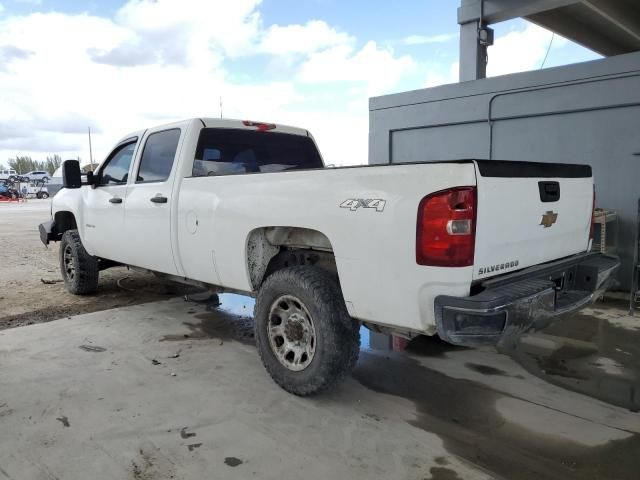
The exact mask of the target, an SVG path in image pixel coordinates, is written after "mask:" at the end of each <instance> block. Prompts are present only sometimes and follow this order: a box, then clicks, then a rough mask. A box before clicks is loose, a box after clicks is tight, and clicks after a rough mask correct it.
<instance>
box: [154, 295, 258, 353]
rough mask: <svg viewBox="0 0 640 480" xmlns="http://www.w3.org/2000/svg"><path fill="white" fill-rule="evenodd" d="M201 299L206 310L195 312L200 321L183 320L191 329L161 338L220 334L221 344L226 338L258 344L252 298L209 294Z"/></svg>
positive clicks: (199, 336)
mask: <svg viewBox="0 0 640 480" xmlns="http://www.w3.org/2000/svg"><path fill="white" fill-rule="evenodd" d="M212 298H213V300H212ZM218 298H219V300H218ZM198 303H205V304H206V312H203V313H198V314H192V315H193V318H195V319H197V320H200V322H199V323H195V322H183V325H184V326H186V327H187V328H188V329H189V330H190V332H189V333H185V334H174V335H164V336H163V337H161V338H160V341H161V342H167V341H183V340H188V339H193V340H198V339H210V338H216V339H219V340H220V341H221V343H220V345H223V344H224V341H225V340H229V341H236V342H240V343H244V344H246V345H255V340H254V332H253V317H252V314H253V304H254V301H253V299H252V298H250V297H244V296H242V295H233V294H220V295H219V296H215V297H211V296H209V297H206V299H203V300H201V301H200V300H199V301H198Z"/></svg>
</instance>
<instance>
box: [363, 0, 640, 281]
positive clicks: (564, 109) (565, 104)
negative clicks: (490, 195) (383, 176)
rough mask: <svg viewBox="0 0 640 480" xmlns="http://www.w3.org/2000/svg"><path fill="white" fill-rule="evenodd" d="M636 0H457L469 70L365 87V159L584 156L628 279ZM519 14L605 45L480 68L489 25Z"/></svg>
mask: <svg viewBox="0 0 640 480" xmlns="http://www.w3.org/2000/svg"><path fill="white" fill-rule="evenodd" d="M481 3H482V5H480V4H481ZM635 5H636V2H627V1H624V0H607V1H606V2H605V1H575V0H574V1H568V0H553V1H552V0H538V1H533V0H532V1H524V0H509V1H507V0H493V1H486V2H481V1H480V0H463V2H462V6H461V7H460V9H459V10H458V21H459V23H460V32H461V33H460V35H461V38H460V46H461V52H460V60H461V65H460V76H461V78H462V79H467V80H469V81H465V82H462V83H459V84H452V85H445V86H440V87H435V88H429V89H423V90H415V91H411V92H403V93H398V94H393V95H386V96H383V97H376V98H372V99H371V100H370V105H369V110H370V113H369V119H370V120H369V132H370V133H369V135H370V137H369V161H370V163H400V162H417V161H436V160H451V159H460V158H481V159H492V160H526V161H539V162H561V163H587V164H590V165H591V166H592V167H593V172H594V175H595V177H596V190H597V202H596V203H597V205H598V206H599V207H603V208H609V209H614V210H616V211H617V212H618V218H619V224H618V227H619V232H618V254H619V255H620V257H621V259H622V261H623V268H622V270H621V272H620V275H619V279H620V281H621V283H622V286H623V287H624V288H628V287H629V286H630V283H631V271H632V260H633V250H634V248H635V228H636V227H635V225H636V220H637V205H638V203H637V202H638V197H639V196H640V52H636V53H626V52H635V51H638V50H640V7H637V6H635ZM603 6H604V8H605V10H603V9H602V8H596V7H603ZM614 14H615V15H614ZM517 16H522V17H525V18H528V19H529V20H532V21H534V22H535V23H538V24H540V25H542V26H544V27H546V28H549V29H550V30H553V31H556V32H558V33H560V34H562V35H564V36H566V37H568V38H569V39H571V40H575V41H577V42H578V43H581V44H583V45H585V46H587V47H589V48H591V49H593V50H595V51H597V52H599V53H602V54H604V55H612V56H610V57H608V58H604V59H602V60H596V61H593V62H586V63H581V64H575V65H569V66H565V67H558V68H550V69H546V70H539V71H534V72H525V73H518V74H513V75H505V76H500V77H494V78H490V79H486V78H482V77H484V74H485V71H486V60H485V59H486V53H487V50H486V47H487V45H486V43H487V41H488V42H490V41H491V33H490V32H486V30H490V28H489V27H488V25H489V24H491V23H494V22H496V21H502V20H506V19H508V18H514V17H517ZM481 17H482V19H481ZM616 19H618V20H619V21H618V22H616V21H615V20H616ZM489 55H490V50H489ZM505 201H508V199H505Z"/></svg>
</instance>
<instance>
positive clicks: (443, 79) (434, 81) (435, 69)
mask: <svg viewBox="0 0 640 480" xmlns="http://www.w3.org/2000/svg"><path fill="white" fill-rule="evenodd" d="M459 69H460V63H459V62H453V63H452V64H451V66H450V67H449V68H444V67H443V66H440V65H431V66H430V67H429V68H428V70H427V75H426V78H425V80H424V84H423V87H424V88H431V87H437V86H439V85H446V84H449V83H456V82H457V81H458V77H459V74H458V70H459Z"/></svg>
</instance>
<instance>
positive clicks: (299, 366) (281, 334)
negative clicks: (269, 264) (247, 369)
mask: <svg viewBox="0 0 640 480" xmlns="http://www.w3.org/2000/svg"><path fill="white" fill-rule="evenodd" d="M285 305H287V308H286V309H285V308H284V306H285ZM285 314H286V315H285ZM254 318H255V338H256V344H257V347H258V352H259V354H260V358H261V360H262V363H263V364H264V366H265V368H266V369H267V372H269V375H271V378H273V380H274V381H275V382H276V383H277V384H278V385H280V386H281V387H282V388H283V389H284V390H286V391H288V392H290V393H293V394H295V395H299V396H307V395H313V394H316V393H318V392H321V391H323V390H326V389H328V388H329V387H331V386H333V385H335V384H336V383H337V382H338V381H340V380H342V379H343V378H344V377H345V376H346V375H348V374H349V373H350V372H351V370H352V369H353V367H354V366H355V364H356V361H357V360H358V353H359V352H360V332H359V324H358V322H356V321H354V320H353V319H352V318H351V317H350V316H349V314H348V312H347V307H346V305H345V303H344V299H343V298H342V293H341V292H340V287H339V285H338V282H337V281H336V279H335V278H334V277H333V276H331V274H329V273H328V272H326V271H324V270H321V269H320V268H317V267H311V266H296V267H290V268H284V269H282V270H278V271H277V272H275V273H273V274H272V275H270V276H269V277H268V278H267V279H266V280H265V281H264V283H263V284H262V286H261V287H260V291H259V292H258V297H257V299H256V305H255V311H254ZM305 355H306V358H305ZM296 362H297V363H296Z"/></svg>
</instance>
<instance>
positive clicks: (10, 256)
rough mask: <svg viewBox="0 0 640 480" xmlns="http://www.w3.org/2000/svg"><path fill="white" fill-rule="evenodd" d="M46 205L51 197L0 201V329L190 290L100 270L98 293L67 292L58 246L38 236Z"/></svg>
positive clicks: (150, 277) (138, 275) (142, 276)
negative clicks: (74, 293) (0, 256)
mask: <svg viewBox="0 0 640 480" xmlns="http://www.w3.org/2000/svg"><path fill="white" fill-rule="evenodd" d="M49 208H50V200H29V201H28V202H26V203H10V204H6V203H0V245H1V246H2V247H1V251H2V266H1V268H0V272H1V273H0V330H2V329H5V328H12V327H17V326H21V325H31V324H33V323H41V322H48V321H50V320H56V319H58V318H64V317H67V316H71V315H76V314H79V313H87V312H95V311H98V310H108V309H110V308H115V307H122V306H127V305H135V304H139V303H146V302H151V301H155V300H164V299H167V298H171V297H175V296H178V295H183V294H185V293H187V292H192V291H193V289H192V288H190V287H185V286H183V285H179V284H175V283H169V282H166V281H163V280H159V279H157V278H156V277H154V276H153V275H148V274H142V273H139V272H134V271H131V270H128V269H126V268H113V269H110V270H106V271H104V272H101V274H100V290H99V293H98V294H95V295H88V296H85V297H77V296H74V295H70V294H68V293H67V292H66V290H65V288H64V284H63V283H62V281H61V276H60V269H59V265H58V262H59V261H58V244H57V243H54V244H51V245H49V247H48V248H47V247H45V246H44V245H43V244H42V243H41V242H40V237H39V235H38V224H40V223H41V222H43V221H46V220H47V219H48V218H49ZM43 281H44V282H55V283H44V282H43Z"/></svg>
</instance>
